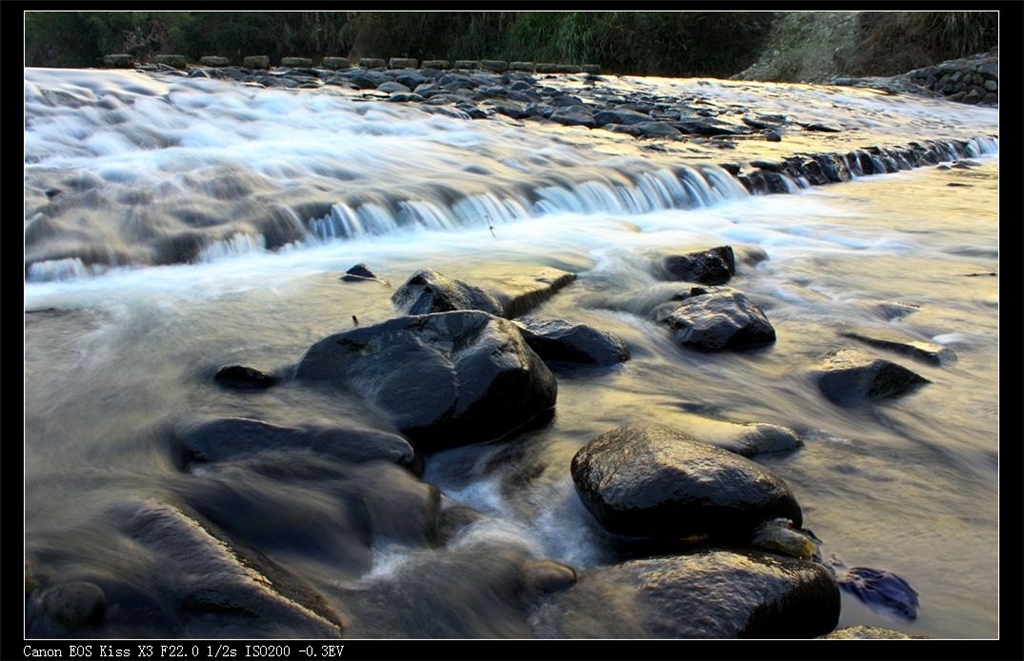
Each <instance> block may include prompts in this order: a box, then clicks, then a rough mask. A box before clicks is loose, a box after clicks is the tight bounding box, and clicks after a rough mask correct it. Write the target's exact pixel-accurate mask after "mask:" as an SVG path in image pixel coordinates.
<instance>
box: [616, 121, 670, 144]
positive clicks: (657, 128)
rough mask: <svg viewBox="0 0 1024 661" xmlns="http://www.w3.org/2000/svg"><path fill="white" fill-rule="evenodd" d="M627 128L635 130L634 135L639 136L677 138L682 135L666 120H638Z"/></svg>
mask: <svg viewBox="0 0 1024 661" xmlns="http://www.w3.org/2000/svg"><path fill="white" fill-rule="evenodd" d="M629 128H630V129H631V130H632V131H633V132H635V133H634V135H636V136H637V137H641V138H667V139H669V140H678V139H680V138H682V137H683V134H682V132H681V131H680V130H679V129H677V128H676V127H674V126H672V125H671V124H669V123H668V122H638V123H636V124H632V125H630V126H629Z"/></svg>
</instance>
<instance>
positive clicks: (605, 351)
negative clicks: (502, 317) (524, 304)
mask: <svg viewBox="0 0 1024 661" xmlns="http://www.w3.org/2000/svg"><path fill="white" fill-rule="evenodd" d="M516 325H518V326H519V328H520V330H521V331H522V333H523V339H525V340H526V343H527V344H528V345H530V348H531V349H533V350H534V351H535V352H536V353H537V355H538V356H540V357H541V358H542V359H544V361H545V362H549V363H570V364H579V365H595V366H598V367H608V366H610V365H615V364H618V363H623V362H625V361H627V360H629V347H628V346H626V344H625V342H623V341H622V340H621V339H620V338H618V337H616V336H615V335H613V334H612V333H609V332H608V331H604V330H601V329H599V328H594V327H592V326H588V325H586V324H579V323H572V322H569V321H566V320H564V319H537V318H535V317H520V318H519V319H517V320H516Z"/></svg>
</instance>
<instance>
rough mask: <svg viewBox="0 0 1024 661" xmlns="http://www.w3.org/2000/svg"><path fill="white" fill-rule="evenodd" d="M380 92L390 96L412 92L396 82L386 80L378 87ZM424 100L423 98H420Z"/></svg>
mask: <svg viewBox="0 0 1024 661" xmlns="http://www.w3.org/2000/svg"><path fill="white" fill-rule="evenodd" d="M377 91H378V92H387V93H389V94H408V93H409V92H411V91H412V90H411V89H409V88H408V87H406V86H405V85H403V84H402V83H399V82H397V81H394V80H386V81H384V82H383V83H381V84H380V85H377ZM417 96H418V95H417ZM420 98H422V97H420Z"/></svg>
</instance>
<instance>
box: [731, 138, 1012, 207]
mask: <svg viewBox="0 0 1024 661" xmlns="http://www.w3.org/2000/svg"><path fill="white" fill-rule="evenodd" d="M996 144H997V142H996V140H994V139H992V140H991V142H990V141H989V140H988V139H986V138H984V137H979V138H975V139H973V140H928V141H922V142H911V143H909V144H907V145H906V146H903V147H879V146H871V147H867V148H863V149H855V150H852V151H849V152H846V153H839V152H830V153H820V154H797V155H794V156H789V157H786V158H784V159H781V160H777V161H762V160H754V161H750V162H749V164H748V165H749V167H750V169H749V170H748V171H744V170H743V168H742V166H741V165H739V164H737V163H720V164H719V165H720V166H721V167H722V168H724V169H725V170H727V171H728V172H729V173H730V174H732V175H733V176H734V177H736V179H738V180H739V181H740V183H742V184H743V186H744V187H745V188H746V189H747V191H749V192H750V193H752V194H761V195H766V194H773V193H789V192H792V191H793V190H794V186H798V187H800V188H806V187H808V186H822V185H824V184H833V183H840V182H843V181H850V180H851V179H853V178H854V177H863V176H867V175H873V174H888V173H894V172H899V171H901V170H912V169H914V168H920V167H926V166H928V165H938V164H940V163H943V162H950V161H952V162H954V163H957V162H960V161H963V160H965V159H970V158H973V157H977V156H981V155H982V154H983V153H991V152H994V151H995V148H996Z"/></svg>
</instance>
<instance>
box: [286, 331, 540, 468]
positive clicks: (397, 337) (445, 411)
mask: <svg viewBox="0 0 1024 661" xmlns="http://www.w3.org/2000/svg"><path fill="white" fill-rule="evenodd" d="M295 376H296V378H297V379H298V380H299V381H302V382H306V383H311V384H322V385H330V386H335V387H341V388H343V389H347V390H349V391H351V392H354V393H357V394H358V395H360V396H362V397H364V398H365V399H367V400H368V401H369V402H371V403H372V404H373V405H374V406H376V407H378V408H380V409H382V410H383V411H384V412H386V413H387V414H388V415H390V416H391V418H392V419H393V421H394V423H395V424H396V425H397V426H398V428H399V429H400V430H401V431H402V433H404V434H405V435H407V436H408V437H409V438H411V439H412V440H413V441H414V443H416V445H417V447H418V448H419V449H423V450H433V449H439V448H442V447H451V446H456V445H464V444H467V443H479V442H482V441H486V440H491V439H494V438H497V437H500V436H503V435H505V434H507V433H509V432H511V431H513V430H515V429H517V428H519V427H522V426H523V425H526V424H527V423H529V422H531V421H532V420H533V419H535V418H537V417H538V416H541V415H542V414H544V413H549V412H550V410H551V409H552V408H553V407H554V405H555V398H556V395H557V390H558V388H557V384H556V382H555V379H554V376H552V374H551V371H550V370H549V369H548V368H547V366H546V365H544V363H543V361H542V360H541V359H540V358H539V357H538V356H537V355H536V354H535V353H534V352H533V351H532V350H531V349H530V348H529V346H527V344H526V342H525V341H524V340H523V338H522V335H521V334H520V332H519V330H518V329H517V328H516V327H515V325H514V324H513V323H512V322H511V321H508V320H505V319H502V318H500V317H495V316H493V315H490V314H487V313H486V312H479V311H457V312H446V313H437V314H428V315H417V316H409V317H399V318H397V319H392V320H390V321H386V322H383V323H380V324H376V325H374V326H366V327H360V328H356V329H353V330H350V331H346V332H343V333H338V334H336V335H332V336H330V337H327V338H325V339H323V340H321V341H320V342H317V343H316V344H314V345H313V346H312V347H310V349H309V350H308V351H307V352H306V354H305V356H303V358H302V360H301V361H300V362H299V363H298V365H297V366H296V368H295Z"/></svg>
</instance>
